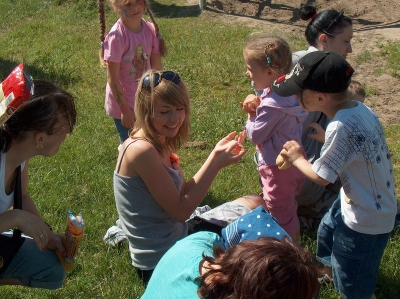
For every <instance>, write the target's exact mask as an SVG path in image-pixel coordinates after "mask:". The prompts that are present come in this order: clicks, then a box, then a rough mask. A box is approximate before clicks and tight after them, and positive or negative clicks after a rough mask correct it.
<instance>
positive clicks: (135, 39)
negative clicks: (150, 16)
mask: <svg viewBox="0 0 400 299" xmlns="http://www.w3.org/2000/svg"><path fill="white" fill-rule="evenodd" d="M159 43H160V41H159V39H158V38H157V36H156V32H155V28H154V24H153V23H151V22H148V21H146V20H145V19H142V30H141V31H140V32H132V31H130V30H129V29H128V28H126V27H125V25H124V24H123V23H122V22H121V20H120V19H119V20H118V21H117V22H116V23H115V24H114V26H113V27H112V28H111V30H110V32H109V33H108V35H107V36H106V38H105V40H104V60H106V61H111V62H118V63H120V71H119V80H120V82H121V85H122V89H123V91H124V94H125V97H126V99H127V101H128V105H129V107H130V108H131V109H133V108H134V104H135V93H136V89H137V87H138V82H139V80H140V78H141V76H142V74H143V73H145V72H146V71H147V70H148V69H150V68H151V65H150V56H151V55H152V54H158V53H160V52H159ZM104 108H105V109H106V112H107V114H108V115H109V116H111V117H113V118H117V119H120V118H121V110H120V109H119V106H118V103H117V102H116V101H115V99H114V96H113V94H112V92H111V88H110V86H109V85H108V83H107V86H106V97H105V104H104Z"/></svg>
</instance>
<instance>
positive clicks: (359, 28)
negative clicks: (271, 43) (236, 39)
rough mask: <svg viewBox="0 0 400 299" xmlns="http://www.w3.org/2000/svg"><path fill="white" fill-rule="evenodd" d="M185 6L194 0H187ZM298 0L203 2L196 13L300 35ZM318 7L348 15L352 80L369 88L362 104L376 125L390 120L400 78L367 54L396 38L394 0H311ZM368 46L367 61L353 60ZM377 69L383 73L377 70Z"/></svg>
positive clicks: (398, 104)
mask: <svg viewBox="0 0 400 299" xmlns="http://www.w3.org/2000/svg"><path fill="white" fill-rule="evenodd" d="M188 2H190V3H188V4H195V3H198V2H197V0H188ZM302 3H305V2H303V1H301V0H267V1H259V0H207V4H206V8H205V10H204V11H203V12H202V13H203V14H204V15H205V16H206V17H207V16H210V18H216V17H217V18H222V19H223V20H225V21H226V22H227V23H236V24H238V23H239V24H240V23H243V24H244V25H245V24H246V25H248V26H254V27H255V28H258V29H259V30H263V29H265V30H269V31H271V30H273V31H276V32H286V33H290V34H298V35H299V36H304V31H305V28H306V26H307V24H308V22H307V21H303V20H301V19H300V18H299V17H298V9H299V7H300V5H301V4H302ZM307 4H311V5H314V6H316V7H317V8H318V10H319V11H322V10H325V9H331V8H333V9H336V10H342V9H343V10H344V13H345V14H346V15H347V16H349V17H350V18H352V20H353V29H354V38H353V41H352V46H353V53H352V54H350V55H349V56H348V60H349V62H350V63H351V65H352V66H353V68H354V69H355V70H356V72H355V74H354V77H353V78H354V79H356V80H359V81H360V82H362V83H363V84H364V85H365V86H366V88H367V90H369V91H373V92H370V94H369V96H368V98H367V100H366V102H365V103H366V104H367V105H368V106H370V107H371V108H373V109H374V110H375V111H376V112H377V113H378V115H379V117H380V119H381V121H382V123H384V124H389V123H395V122H397V120H398V119H399V116H400V80H399V79H398V78H395V77H393V76H391V74H390V72H389V71H387V65H386V62H385V61H384V60H383V59H382V58H381V57H379V56H375V55H373V53H376V52H378V51H379V45H380V44H382V43H385V42H387V41H389V40H392V41H399V40H400V15H399V12H400V0H359V1H340V0H311V1H307ZM366 50H368V51H369V52H370V53H372V55H371V56H370V57H371V59H369V60H367V61H365V60H362V59H357V58H358V57H361V56H362V55H363V54H364V53H365V51H366ZM378 68H381V69H383V70H384V71H383V72H379V73H378V74H377V72H376V70H377V69H378Z"/></svg>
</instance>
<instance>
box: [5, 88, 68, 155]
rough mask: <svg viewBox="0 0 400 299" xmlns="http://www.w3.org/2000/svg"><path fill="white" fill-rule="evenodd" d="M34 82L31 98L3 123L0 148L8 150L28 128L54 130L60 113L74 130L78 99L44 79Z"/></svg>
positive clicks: (50, 131) (52, 131)
mask: <svg viewBox="0 0 400 299" xmlns="http://www.w3.org/2000/svg"><path fill="white" fill-rule="evenodd" d="M33 84H34V87H33V95H32V96H31V98H30V99H29V100H28V101H26V102H25V103H24V104H22V105H21V107H20V108H19V109H18V110H17V111H16V112H15V113H14V114H13V115H12V116H11V117H10V118H9V119H8V120H7V121H6V122H5V124H4V125H3V126H1V127H0V148H1V149H2V150H3V151H5V152H7V151H8V150H9V149H10V146H11V144H12V142H14V141H19V140H23V139H24V138H25V136H26V133H27V132H29V131H39V132H45V133H46V134H48V135H52V134H54V133H55V132H54V130H53V129H54V125H55V124H56V123H57V122H58V121H59V117H60V116H62V117H65V119H67V120H68V122H69V126H70V129H71V132H72V130H73V128H74V126H75V124H76V108H75V99H74V97H73V96H72V95H71V94H70V93H68V92H66V91H64V90H62V89H61V88H58V87H57V86H55V85H54V84H52V83H50V82H47V81H43V80H33Z"/></svg>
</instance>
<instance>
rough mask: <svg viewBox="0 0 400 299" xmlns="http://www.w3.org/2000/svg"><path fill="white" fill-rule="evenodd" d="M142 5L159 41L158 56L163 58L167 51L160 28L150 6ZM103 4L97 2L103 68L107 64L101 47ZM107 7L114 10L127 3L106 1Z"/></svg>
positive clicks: (101, 1)
mask: <svg viewBox="0 0 400 299" xmlns="http://www.w3.org/2000/svg"><path fill="white" fill-rule="evenodd" d="M142 1H143V3H144V9H145V11H146V12H147V14H148V15H149V17H150V19H151V22H152V23H153V24H154V28H155V30H156V35H157V38H159V39H160V43H159V44H160V48H159V51H160V55H161V57H165V56H167V54H168V51H167V46H166V45H165V42H164V39H163V38H162V36H161V34H160V28H159V27H158V24H157V22H156V20H155V18H154V13H153V12H152V11H151V9H150V4H149V2H148V0H142ZM104 2H105V0H97V5H98V8H99V22H100V53H99V56H100V64H101V65H102V66H103V67H105V66H106V65H107V63H106V62H105V61H104V47H103V43H104V39H105V37H106V16H105V8H104ZM108 2H109V5H110V7H111V8H112V9H114V10H116V8H117V7H118V6H120V5H124V4H125V3H126V2H128V1H127V0H108Z"/></svg>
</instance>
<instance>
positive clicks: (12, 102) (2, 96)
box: [0, 63, 33, 125]
mask: <svg viewBox="0 0 400 299" xmlns="http://www.w3.org/2000/svg"><path fill="white" fill-rule="evenodd" d="M0 87H1V88H0V125H3V124H4V123H5V122H6V121H7V119H9V118H10V117H11V116H12V115H13V114H14V112H15V111H17V109H18V108H19V107H20V106H21V105H22V104H23V103H25V102H26V101H27V100H29V98H30V97H31V96H32V94H33V80H32V77H31V76H30V75H29V74H28V72H27V71H26V69H25V68H24V65H23V63H20V64H19V65H18V66H17V67H16V68H15V69H14V70H13V71H12V72H11V74H10V75H8V77H7V78H6V79H4V80H3V82H1V85H0Z"/></svg>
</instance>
